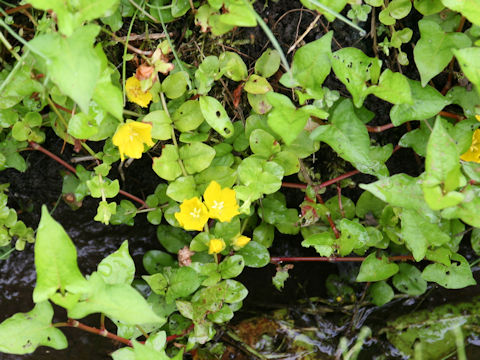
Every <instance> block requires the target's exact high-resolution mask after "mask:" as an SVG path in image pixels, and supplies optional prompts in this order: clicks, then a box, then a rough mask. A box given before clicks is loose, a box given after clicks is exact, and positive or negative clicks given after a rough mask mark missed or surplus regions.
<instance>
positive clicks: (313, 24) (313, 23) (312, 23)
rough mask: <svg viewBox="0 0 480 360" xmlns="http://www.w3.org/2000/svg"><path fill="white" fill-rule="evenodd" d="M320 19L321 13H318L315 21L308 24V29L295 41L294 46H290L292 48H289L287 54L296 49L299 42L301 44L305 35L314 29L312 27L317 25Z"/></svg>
mask: <svg viewBox="0 0 480 360" xmlns="http://www.w3.org/2000/svg"><path fill="white" fill-rule="evenodd" d="M318 20H320V15H317V16H316V17H315V19H313V21H312V22H311V23H310V25H308V27H307V29H306V30H305V31H304V32H303V34H302V35H300V37H299V38H298V39H297V41H295V42H294V43H293V45H292V46H290V48H289V49H288V51H287V54H290V53H291V52H292V51H293V50H295V48H296V47H297V45H298V44H300V42H301V41H302V40H303V39H304V38H305V36H307V35H308V33H309V32H310V31H312V29H313V28H314V27H315V25H316V24H317V22H318Z"/></svg>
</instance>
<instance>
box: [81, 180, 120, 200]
mask: <svg viewBox="0 0 480 360" xmlns="http://www.w3.org/2000/svg"><path fill="white" fill-rule="evenodd" d="M87 186H88V189H89V190H90V194H91V195H92V197H95V198H101V197H103V196H105V197H107V198H112V197H115V196H117V194H118V191H119V190H120V185H119V183H118V180H114V181H111V180H110V179H108V178H102V179H101V180H100V177H99V176H94V177H93V178H92V179H91V180H88V181H87Z"/></svg>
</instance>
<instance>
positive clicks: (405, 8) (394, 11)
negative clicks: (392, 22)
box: [387, 0, 412, 19]
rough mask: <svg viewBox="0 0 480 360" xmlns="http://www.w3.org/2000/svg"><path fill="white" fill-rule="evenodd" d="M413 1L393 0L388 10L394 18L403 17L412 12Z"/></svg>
mask: <svg viewBox="0 0 480 360" xmlns="http://www.w3.org/2000/svg"><path fill="white" fill-rule="evenodd" d="M411 9H412V3H411V1H410V0H393V1H391V2H390V4H388V7H387V10H388V12H389V13H390V16H391V17H393V18H394V19H403V18H404V17H405V16H407V15H408V14H409V13H410V10H411Z"/></svg>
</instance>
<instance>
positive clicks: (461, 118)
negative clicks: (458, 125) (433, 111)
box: [438, 111, 465, 121]
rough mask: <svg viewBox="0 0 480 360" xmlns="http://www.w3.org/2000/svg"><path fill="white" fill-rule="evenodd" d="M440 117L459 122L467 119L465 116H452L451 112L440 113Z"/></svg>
mask: <svg viewBox="0 0 480 360" xmlns="http://www.w3.org/2000/svg"><path fill="white" fill-rule="evenodd" d="M438 115H440V116H444V117H448V118H450V119H455V120H457V121H462V120H463V119H465V117H464V116H463V115H458V114H452V113H451V112H448V111H440V112H439V113H438Z"/></svg>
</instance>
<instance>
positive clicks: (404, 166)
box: [0, 0, 480, 360]
mask: <svg viewBox="0 0 480 360" xmlns="http://www.w3.org/2000/svg"><path fill="white" fill-rule="evenodd" d="M264 5H265V4H264V2H263V1H257V2H256V3H255V9H256V10H257V11H258V12H259V14H260V15H261V16H262V18H264V19H265V21H266V22H267V24H268V25H269V26H270V28H271V29H272V30H273V32H274V34H275V36H276V37H277V39H278V41H279V42H280V44H281V45H282V47H283V48H284V50H286V49H288V48H289V47H290V46H291V45H292V44H293V43H294V42H295V41H296V39H297V38H298V36H299V35H300V34H302V33H303V32H304V31H305V29H306V28H307V27H308V26H309V25H310V23H311V22H312V20H313V19H314V17H315V14H313V13H312V12H310V11H308V10H306V9H303V10H302V9H301V4H300V2H299V1H288V0H280V1H278V2H273V1H272V0H270V1H269V2H268V6H267V7H265V6H264ZM412 11H413V10H412ZM187 19H188V21H189V22H187V24H190V25H191V26H190V25H189V26H190V28H192V27H193V19H192V16H188V17H187ZM322 22H323V23H322ZM182 26H184V23H183V22H182V23H180V22H174V23H172V24H170V25H169V30H170V29H173V31H176V32H177V33H178V34H181V33H182V32H183V31H182V28H181V27H182ZM328 26H329V27H330V28H331V29H334V30H335V40H336V41H334V45H333V47H332V50H337V49H338V46H337V45H336V42H338V44H340V45H341V46H342V47H345V46H356V47H359V48H360V49H362V50H363V51H365V52H366V53H367V54H368V55H370V56H373V54H372V53H371V50H370V49H371V45H372V43H371V40H370V38H365V39H364V38H361V37H360V35H359V34H358V32H356V31H355V30H352V29H351V28H350V27H348V26H347V25H345V24H344V23H342V22H339V21H335V22H334V23H333V24H330V25H328V24H327V22H326V21H325V19H324V18H321V21H320V22H319V25H317V26H316V27H314V28H313V29H312V30H311V31H310V32H309V33H308V35H307V36H306V37H305V39H304V41H305V42H306V43H308V42H310V41H313V40H316V39H318V38H320V37H321V36H322V35H323V34H324V33H325V32H326V31H327V30H328ZM360 26H361V27H363V28H365V29H366V30H367V31H369V26H370V19H369V20H368V21H367V22H366V23H361V24H360ZM141 30H142V29H138V32H139V33H140V32H141ZM200 36H201V34H200V33H199V32H198V30H194V33H193V37H194V38H195V37H200ZM228 36H231V39H234V40H238V39H253V43H252V44H250V45H241V46H237V48H238V50H239V51H240V52H241V53H243V54H245V56H244V60H245V61H246V63H247V66H248V67H249V68H252V67H253V65H254V62H255V60H256V59H257V58H258V57H259V56H260V55H261V53H262V52H263V51H264V50H265V49H266V48H267V47H268V46H269V44H268V40H267V38H266V36H265V35H264V33H263V32H262V31H261V30H260V29H259V28H255V29H241V30H237V31H234V32H233V33H232V34H230V35H228ZM205 55H209V54H205ZM291 55H292V54H290V55H289V61H291ZM409 55H411V53H410V54H409ZM382 60H384V61H386V63H389V62H391V59H389V58H386V57H384V58H383V59H382ZM411 69H414V67H409V68H408V69H407V70H411ZM407 76H409V77H413V78H416V77H417V74H416V73H415V74H410V73H408V74H407ZM277 80H278V79H277ZM325 85H326V86H328V87H329V88H331V89H335V90H339V91H340V92H341V93H342V94H343V95H345V96H348V92H347V91H346V89H345V87H344V86H343V85H342V84H341V83H340V82H338V80H336V79H335V77H334V76H333V75H330V76H329V77H328V78H327V80H326V82H325ZM277 86H278V90H277V91H285V90H286V89H282V88H281V87H280V85H279V84H277ZM231 90H232V91H233V88H232V89H231ZM365 106H366V107H367V108H368V109H370V110H371V111H373V112H374V113H375V114H376V118H375V119H374V120H373V121H372V123H371V124H372V125H383V124H386V123H388V122H389V118H388V114H389V110H390V106H391V105H389V104H388V103H386V102H383V101H381V100H379V99H376V98H373V97H369V98H367V100H366V102H365ZM227 111H232V109H228V108H227ZM243 112H244V113H245V114H248V107H247V106H245V107H244V108H243ZM405 132H406V125H404V126H401V127H398V128H394V129H391V130H388V131H387V132H384V133H381V134H372V138H374V139H375V140H376V141H377V142H379V143H380V144H386V143H393V144H396V143H398V140H399V138H400V137H401V136H402V135H403V134H404V133H405ZM48 135H49V134H47V142H46V143H45V144H43V146H44V147H45V148H46V149H48V150H50V151H52V152H53V153H55V154H60V156H61V157H62V158H63V159H66V160H67V161H68V159H70V158H71V157H73V156H74V155H75V154H74V153H73V150H72V147H71V146H69V145H67V146H66V147H65V151H64V152H63V153H62V148H63V145H64V144H63V142H62V140H61V139H58V138H57V137H55V136H54V135H53V134H50V135H51V136H48ZM22 154H23V155H24V156H25V158H26V159H27V161H28V163H29V168H28V170H27V171H26V172H25V173H23V174H20V173H18V172H17V171H15V170H12V169H8V170H5V171H3V172H1V173H0V183H5V182H9V183H10V184H11V186H10V192H9V206H10V207H12V208H14V209H17V210H19V213H20V215H19V218H20V219H21V220H23V221H24V222H25V223H26V224H27V226H30V227H32V228H36V227H37V225H38V221H39V214H40V208H41V205H42V204H48V205H49V207H50V208H51V207H52V206H53V205H54V204H57V203H58V204H57V207H56V209H55V211H54V213H53V214H52V215H53V217H54V218H55V219H56V220H58V221H59V222H60V223H61V224H62V225H63V226H64V228H65V229H66V231H67V232H68V233H69V235H70V236H71V238H72V240H73V241H74V243H75V245H76V247H77V251H78V257H79V266H80V268H81V270H82V271H83V273H84V274H88V273H91V272H92V271H94V270H95V269H96V266H97V264H98V263H99V262H100V261H101V259H103V258H104V257H105V256H107V255H108V254H110V253H111V252H113V251H115V250H116V249H117V248H118V247H119V246H120V244H121V243H122V242H123V241H124V240H125V239H128V240H129V248H130V253H131V255H132V257H133V258H134V260H135V263H136V266H137V276H140V275H141V274H144V273H146V272H145V270H144V269H143V266H142V255H143V254H144V253H145V252H146V251H147V250H150V249H161V245H160V244H159V242H158V241H157V239H156V228H155V226H153V225H150V224H149V223H148V222H147V221H146V218H145V216H144V215H139V216H137V217H136V218H135V225H134V226H133V227H128V226H108V227H107V226H104V225H102V224H100V223H98V222H95V221H93V217H94V216H95V214H96V208H97V204H98V201H97V200H95V199H91V198H87V199H86V200H85V201H84V203H83V206H82V207H81V208H80V209H79V210H77V211H73V210H71V209H70V208H69V207H68V206H67V205H66V204H65V203H64V202H63V201H62V200H61V199H60V196H61V189H62V176H61V172H62V171H64V169H63V168H62V167H61V165H59V164H57V163H55V162H53V161H52V160H51V159H50V158H48V157H46V156H45V155H43V154H41V153H39V152H35V151H32V152H24V153H22ZM332 161H335V162H337V163H339V164H340V165H341V166H343V167H344V170H345V171H349V170H352V169H353V168H352V167H351V165H349V164H347V163H345V162H343V160H341V159H339V158H337V157H336V155H335V154H334V153H333V151H331V150H329V149H328V148H327V147H325V148H322V153H321V156H317V161H316V162H315V163H309V165H311V166H313V167H314V168H315V169H317V170H319V171H320V172H321V173H322V177H324V180H328V179H329V178H331V174H330V173H329V172H328V171H327V170H326V168H327V164H329V163H331V162H332ZM387 165H388V167H389V169H390V171H391V173H392V174H395V173H400V172H404V173H407V174H410V175H412V176H417V175H418V174H419V173H420V172H421V171H423V169H422V166H423V165H422V163H417V162H416V161H415V156H414V153H413V152H412V151H411V150H409V149H401V150H399V151H397V152H396V153H395V154H394V155H393V156H392V157H391V159H390V160H389V161H388V163H387ZM124 172H125V178H126V181H125V183H123V184H121V188H122V189H124V190H126V191H129V192H131V193H133V194H135V195H137V196H139V197H140V198H145V197H146V196H147V195H148V194H151V193H152V192H153V191H154V189H155V187H156V185H157V184H158V181H159V180H158V177H156V175H155V174H153V172H152V171H151V160H150V159H149V158H148V157H147V156H144V157H143V159H141V160H137V161H134V162H133V164H132V165H131V166H130V167H128V168H127V169H125V171H124ZM143 174H150V175H151V176H143ZM114 175H115V172H114ZM295 180H296V179H295V177H293V180H292V181H295ZM372 180H373V178H372V177H370V176H367V175H359V176H357V177H355V178H354V181H355V182H370V181H372ZM286 194H287V198H288V206H289V207H294V206H297V205H298V204H299V203H300V202H301V201H302V197H303V195H302V193H301V192H299V191H297V190H288V191H287V192H286ZM334 194H335V190H328V191H327V193H326V194H325V195H324V198H325V199H328V198H329V197H330V196H333V195H334ZM343 194H344V195H346V196H348V197H350V198H351V199H352V200H354V201H355V200H356V199H357V198H358V196H359V195H360V192H359V189H358V188H346V189H344V190H343ZM118 200H120V199H118ZM300 242H301V239H300V238H299V237H292V236H285V235H282V234H277V236H276V239H275V243H274V246H273V248H272V250H271V254H272V256H315V255H316V253H315V252H314V251H312V250H310V249H305V248H303V247H301V246H300ZM466 255H467V256H468V255H469V254H468V253H467V254H466ZM355 267H358V264H340V265H337V264H330V263H303V264H295V267H294V269H293V270H291V271H290V275H291V276H290V279H289V280H287V282H286V286H285V289H284V290H283V291H282V292H279V291H278V290H276V289H275V288H274V287H273V286H272V284H271V278H272V276H273V275H274V274H275V267H274V266H273V265H269V266H267V267H266V268H263V269H247V270H246V271H244V273H242V275H241V276H240V278H239V280H240V281H241V282H242V283H244V284H245V285H246V286H247V288H248V289H249V296H248V297H247V299H246V300H245V305H244V308H243V309H242V310H241V311H240V312H239V316H238V319H239V320H241V319H245V318H248V317H250V316H252V315H254V314H258V313H265V311H272V310H274V309H278V308H288V309H289V311H292V312H293V313H296V314H297V317H298V319H297V321H299V322H300V323H301V324H302V325H303V326H304V327H308V326H316V327H318V328H319V329H320V330H322V326H323V327H326V326H330V325H331V323H329V322H323V320H322V318H319V317H318V316H317V317H316V316H309V315H306V314H304V313H302V311H301V305H299V303H298V302H299V301H300V300H303V301H305V300H306V299H309V298H312V297H320V298H325V297H326V296H327V293H326V289H325V279H326V277H327V276H328V275H329V274H332V273H339V274H349V273H350V272H351V270H352V269H353V268H355ZM474 270H478V269H474ZM0 273H1V274H2V275H1V276H0V307H1V309H2V312H1V313H0V322H1V321H3V320H4V319H6V318H8V317H9V316H11V315H13V314H14V313H17V312H26V311H29V310H30V309H31V308H32V307H33V302H32V298H31V294H32V290H33V287H34V285H35V270H34V260H33V246H32V245H30V244H29V245H27V247H26V249H25V250H24V251H22V252H17V251H15V252H13V253H12V254H11V256H10V257H9V258H8V259H7V260H4V261H0ZM475 275H476V277H477V278H478V277H479V276H478V275H479V274H478V272H476V273H475ZM433 288H435V287H434V286H433V287H432V289H433ZM362 290H363V289H362V288H360V287H359V288H358V289H357V292H358V293H357V297H358V298H360V297H361V296H362ZM478 294H480V289H479V288H478V287H471V288H468V289H464V290H459V291H445V290H442V289H437V288H435V289H433V290H432V292H430V293H429V295H428V296H425V297H423V298H422V299H421V300H420V299H419V300H420V301H419V303H418V302H417V301H416V300H413V299H409V300H405V301H400V302H398V301H397V302H396V303H394V304H392V305H391V306H388V307H384V308H382V309H380V310H375V311H373V312H372V311H371V310H367V309H366V308H365V309H363V308H360V309H359V312H363V316H362V317H361V318H360V320H359V323H358V324H357V326H358V327H360V325H361V324H366V325H369V326H371V327H373V328H374V329H379V328H380V327H381V326H382V325H383V324H385V320H386V319H388V318H389V319H392V318H394V317H395V316H396V315H398V314H402V313H407V312H410V311H412V310H413V309H415V308H416V307H418V306H420V307H432V306H435V305H438V304H441V303H445V302H454V301H456V300H458V299H462V300H463V301H465V300H466V299H468V298H471V297H473V296H475V295H478ZM65 316H66V315H65V313H64V312H63V310H61V309H56V313H55V320H56V321H64V320H65ZM98 321H99V319H98V316H91V317H89V318H88V319H87V320H86V321H85V323H87V324H90V325H92V326H97V325H98ZM110 326H111V330H112V331H113V330H114V326H113V325H111V324H110ZM324 330H325V331H327V330H328V329H326V328H324ZM62 331H64V332H65V334H66V336H67V338H68V341H69V347H68V349H66V350H63V351H55V350H50V349H47V348H44V347H42V348H40V349H38V350H37V351H36V352H35V353H34V354H32V355H25V356H17V355H5V354H0V360H13V359H35V360H44V359H45V360H46V359H72V360H76V359H78V360H80V359H87V358H88V359H92V360H97V359H98V360H100V359H110V357H109V356H108V354H109V353H110V352H112V351H114V350H115V349H117V348H118V347H119V346H120V344H117V343H114V342H112V341H111V340H109V339H105V338H102V337H100V336H96V335H91V334H88V333H85V332H82V331H80V330H77V329H68V328H66V329H62ZM327 333H328V332H327ZM344 333H345V329H344V328H342V329H339V330H338V332H337V333H336V334H333V335H332V336H339V335H342V334H344ZM477 342H478V340H477V339H471V343H473V344H476V343H477ZM477 345H478V344H477ZM367 348H369V350H367V351H366V352H363V353H362V355H361V356H360V358H359V359H373V358H378V359H380V355H381V354H384V355H385V358H386V359H401V356H399V355H398V353H397V354H396V353H395V351H394V350H392V348H391V347H389V345H388V343H387V342H386V341H385V340H384V339H374V340H372V342H371V343H370V344H367ZM467 349H469V351H470V352H471V354H469V359H470V358H471V359H475V358H480V352H479V350H478V349H479V348H477V347H474V346H470V347H468V348H467ZM333 351H334V349H333ZM330 355H333V354H332V353H331V351H330ZM470 355H471V356H472V357H470ZM375 356H378V357H375Z"/></svg>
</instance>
